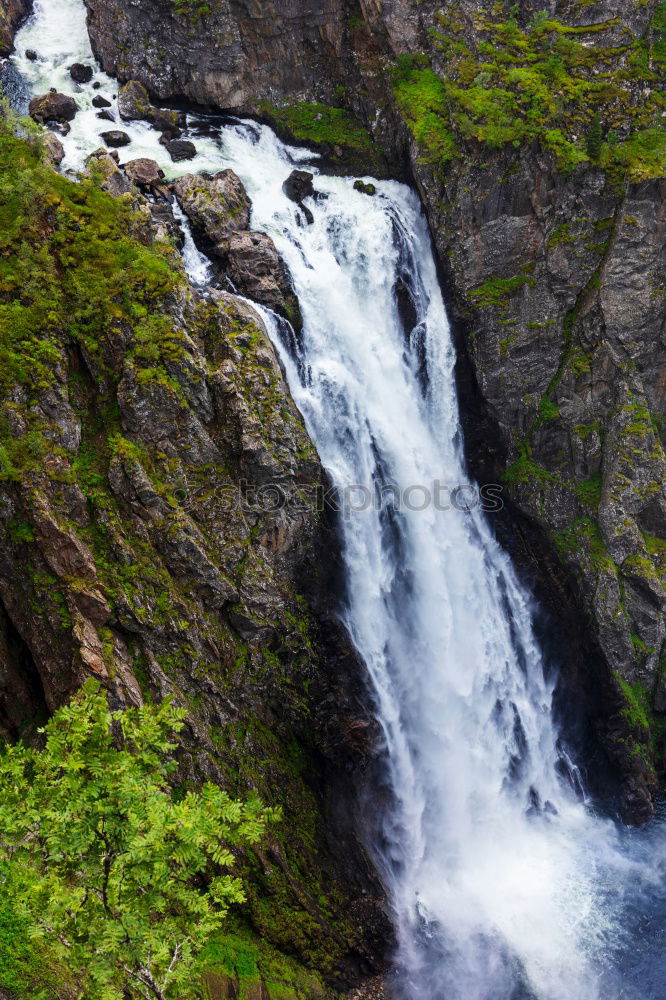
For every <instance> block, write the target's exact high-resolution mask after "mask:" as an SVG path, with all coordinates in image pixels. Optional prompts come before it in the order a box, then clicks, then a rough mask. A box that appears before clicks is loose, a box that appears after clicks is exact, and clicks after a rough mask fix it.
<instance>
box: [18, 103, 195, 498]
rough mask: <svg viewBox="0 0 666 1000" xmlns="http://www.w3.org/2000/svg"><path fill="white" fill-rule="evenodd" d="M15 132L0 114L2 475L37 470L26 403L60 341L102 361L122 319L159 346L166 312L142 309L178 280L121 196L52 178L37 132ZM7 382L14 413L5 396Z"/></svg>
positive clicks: (51, 375)
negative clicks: (15, 394)
mask: <svg viewBox="0 0 666 1000" xmlns="http://www.w3.org/2000/svg"><path fill="white" fill-rule="evenodd" d="M17 131H18V125H17V123H15V122H12V121H11V120H9V119H8V118H7V116H6V115H5V116H4V117H3V115H2V114H1V113H0V393H1V394H2V396H3V397H4V398H5V400H6V402H5V406H4V408H3V410H2V412H1V413H0V478H2V479H16V478H20V477H21V475H22V473H24V472H29V471H31V470H36V469H38V468H40V467H41V466H43V459H44V456H45V454H46V452H47V451H48V450H51V449H52V446H49V445H48V444H47V442H46V440H45V437H44V428H43V427H42V426H41V425H40V423H39V421H38V419H37V418H36V417H35V415H34V412H33V407H32V405H31V404H32V402H33V401H35V400H37V399H38V398H39V397H40V395H41V394H42V393H43V392H44V391H46V390H47V389H49V388H50V387H51V386H53V384H54V382H55V379H56V372H57V371H58V369H59V366H60V365H61V363H62V354H61V344H62V343H63V342H68V341H69V342H70V343H78V344H80V345H81V347H82V348H84V349H85V350H86V351H89V352H91V353H92V354H93V355H96V356H98V357H99V358H100V361H102V365H103V358H104V353H105V351H106V350H111V351H113V350H115V346H114V344H115V343H117V342H120V343H122V341H123V336H124V333H123V331H124V329H125V327H126V326H127V324H132V326H133V327H134V329H135V330H136V333H137V339H138V341H139V342H140V343H141V341H142V340H143V341H144V342H145V341H149V342H152V343H153V344H159V343H162V344H163V345H166V344H168V343H169V336H168V334H169V330H168V326H169V324H168V322H167V320H166V319H165V318H164V317H163V316H161V317H160V316H158V317H156V316H155V315H151V313H153V312H154V311H155V308H156V306H158V305H159V304H161V302H162V300H163V299H164V297H165V296H167V295H169V294H170V293H172V292H174V291H175V290H176V288H177V287H178V284H179V282H182V281H183V279H182V276H181V275H180V274H179V272H178V271H177V270H176V269H174V267H173V263H172V260H171V257H172V254H173V248H172V247H171V245H170V244H168V243H164V244H161V243H153V244H150V245H147V244H148V241H147V239H146V236H145V223H144V222H143V220H142V219H141V218H140V216H139V215H138V213H137V212H136V211H135V210H134V209H133V208H132V205H131V202H130V199H129V197H128V196H126V197H125V198H121V199H116V198H111V197H110V196H109V195H107V194H105V192H103V191H102V190H100V188H99V186H98V185H97V184H96V183H95V181H94V179H89V180H83V181H82V182H80V183H74V182H72V181H69V180H67V179H66V178H64V177H62V176H60V175H59V174H57V173H55V172H54V171H53V170H52V169H51V168H50V167H49V165H48V164H46V163H45V162H44V160H43V155H42V147H41V141H40V139H39V138H38V137H37V136H32V137H31V136H30V135H28V136H27V137H25V136H19V135H17V134H16V132H17ZM158 367H160V366H159V365H158ZM162 370H163V369H162ZM164 376H165V377H166V371H165V370H164ZM16 385H18V386H20V387H21V390H22V393H23V394H24V398H25V405H24V406H22V407H21V411H20V413H19V412H18V411H17V408H16V404H14V403H12V402H9V397H10V392H11V390H13V389H14V387H15V386H16ZM14 391H15V390H14ZM17 425H18V426H21V433H20V434H19V433H17V431H16V427H17Z"/></svg>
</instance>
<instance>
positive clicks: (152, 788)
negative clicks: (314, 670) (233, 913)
mask: <svg viewBox="0 0 666 1000" xmlns="http://www.w3.org/2000/svg"><path fill="white" fill-rule="evenodd" d="M184 717H185V713H184V712H183V711H182V710H181V709H178V708H176V707H175V706H174V705H173V703H172V702H170V701H169V700H167V701H165V702H164V703H163V704H161V705H160V706H157V707H155V706H144V707H143V708H139V709H131V710H129V711H124V712H111V711H110V710H109V707H108V703H107V698H106V694H105V693H104V692H103V691H102V690H101V689H100V687H99V685H98V684H96V683H94V682H88V683H86V684H85V685H84V687H83V689H82V690H81V692H80V693H79V694H78V695H77V696H76V697H75V698H74V699H73V700H72V702H71V704H70V705H68V706H66V707H65V708H62V709H60V710H59V711H57V712H56V713H55V715H54V716H53V718H52V719H51V720H50V722H49V723H48V724H47V725H46V727H45V728H44V730H42V732H43V733H44V735H45V745H44V749H43V750H41V751H40V750H35V749H32V748H29V747H25V746H23V745H22V744H19V745H17V746H14V747H9V748H7V749H6V750H5V751H4V753H3V754H1V755H0V858H2V860H4V861H5V864H4V865H3V866H2V877H3V878H5V879H8V880H9V881H10V883H11V884H10V885H9V886H8V889H9V890H10V891H11V892H12V896H14V897H15V899H16V905H17V908H19V910H20V911H22V912H23V914H24V915H25V916H26V917H27V918H28V920H29V922H30V924H31V926H32V927H33V928H34V931H33V933H34V935H35V937H37V938H41V939H44V940H45V943H46V939H47V940H48V941H49V943H50V944H51V946H52V947H53V949H54V951H55V952H56V954H57V955H58V957H59V958H60V959H61V960H62V961H63V962H64V964H66V966H67V967H68V968H69V969H71V970H72V971H73V972H74V973H75V974H77V975H78V976H79V977H80V980H81V983H82V984H83V985H84V989H83V995H84V996H85V997H86V1000H88V998H90V1000H119V998H120V997H121V996H123V995H125V996H126V995H127V994H128V993H129V994H130V995H132V996H139V997H143V998H146V1000H168V998H169V997H173V996H176V995H179V994H180V992H181V991H182V990H183V987H185V985H186V984H188V983H190V984H191V976H192V969H193V965H194V963H195V961H196V958H197V955H198V954H199V952H200V951H201V949H202V947H203V946H204V945H205V944H206V942H207V941H208V939H209V938H210V935H211V933H212V932H213V931H214V930H215V929H216V928H217V927H218V926H219V925H220V923H221V922H222V920H223V919H224V916H225V914H226V911H227V908H228V906H229V904H230V903H234V902H240V901H242V900H243V899H244V895H243V890H242V887H241V884H240V882H239V880H238V879H237V878H234V877H233V876H231V875H229V874H219V869H220V868H224V867H229V866H231V864H232V863H233V861H234V857H233V854H232V852H231V850H230V846H233V845H237V844H242V843H254V842H256V841H257V840H259V838H260V837H261V835H262V833H263V831H264V829H265V823H266V821H267V820H269V819H274V818H276V817H277V813H276V810H268V809H265V808H263V807H262V805H261V803H260V802H259V801H258V800H256V799H252V800H250V801H248V802H246V803H242V802H236V801H233V800H231V799H230V798H229V796H228V795H227V794H226V793H225V792H224V791H222V790H221V789H220V788H218V787H217V786H215V785H212V784H206V785H205V786H204V787H203V788H202V789H201V791H196V792H195V791H189V792H187V793H186V794H185V795H183V796H182V797H181V798H179V799H178V800H177V799H175V798H174V796H173V793H172V789H171V787H170V786H169V783H168V775H169V773H170V772H171V770H172V769H173V767H174V766H175V765H174V764H173V763H172V761H171V755H172V752H173V750H174V749H175V747H176V743H175V741H174V737H175V735H176V734H177V733H178V732H179V731H180V730H181V729H182V727H183V720H184ZM204 873H206V875H207V876H209V879H208V881H207V888H201V887H197V886H195V885H194V884H193V879H194V878H195V877H196V876H202V875H203V874H204ZM200 882H202V884H205V883H203V880H201V879H200Z"/></svg>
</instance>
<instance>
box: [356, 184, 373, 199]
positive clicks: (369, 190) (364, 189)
mask: <svg viewBox="0 0 666 1000" xmlns="http://www.w3.org/2000/svg"><path fill="white" fill-rule="evenodd" d="M354 191H360V192H361V194H368V195H370V196H372V195H373V194H376V193H377V188H376V187H375V185H374V184H370V183H367V184H366V182H365V181H354Z"/></svg>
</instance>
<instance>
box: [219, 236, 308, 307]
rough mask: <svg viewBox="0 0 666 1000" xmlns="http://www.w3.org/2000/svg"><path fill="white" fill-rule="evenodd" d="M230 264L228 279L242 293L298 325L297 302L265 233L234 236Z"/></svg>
mask: <svg viewBox="0 0 666 1000" xmlns="http://www.w3.org/2000/svg"><path fill="white" fill-rule="evenodd" d="M227 260H228V269H229V276H230V278H231V280H232V281H233V283H234V286H235V287H236V288H237V289H238V291H239V292H241V293H242V294H243V295H246V296H247V297H248V298H250V299H254V300H255V301H256V302H260V303H261V304H262V305H264V306H268V308H269V309H273V310H274V311H275V312H278V313H280V314H281V315H283V316H285V317H286V318H287V319H288V320H290V322H291V323H292V324H294V325H298V322H299V319H300V312H299V308H298V300H297V298H296V296H295V295H294V290H293V287H292V285H291V282H290V280H289V277H288V275H287V271H286V268H285V266H284V264H283V262H282V259H281V258H280V255H279V254H278V252H277V249H276V247H275V244H274V243H273V240H272V239H271V238H270V236H267V235H265V234H264V233H249V232H237V233H233V235H232V236H231V239H230V241H229V249H228V251H227Z"/></svg>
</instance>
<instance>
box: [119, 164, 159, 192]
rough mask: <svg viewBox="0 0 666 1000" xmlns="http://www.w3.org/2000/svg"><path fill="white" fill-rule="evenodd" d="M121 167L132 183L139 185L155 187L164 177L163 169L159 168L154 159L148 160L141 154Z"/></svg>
mask: <svg viewBox="0 0 666 1000" xmlns="http://www.w3.org/2000/svg"><path fill="white" fill-rule="evenodd" d="M123 169H124V171H125V174H126V176H127V177H129V179H130V180H131V181H132V183H133V184H137V185H138V186H139V187H145V188H153V187H156V186H157V185H159V184H161V182H162V179H163V177H164V171H163V170H161V169H160V167H159V165H158V164H157V163H156V162H155V160H149V159H148V158H147V157H143V156H142V157H139V158H138V159H136V160H128V161H127V163H125V164H124V167H123Z"/></svg>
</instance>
